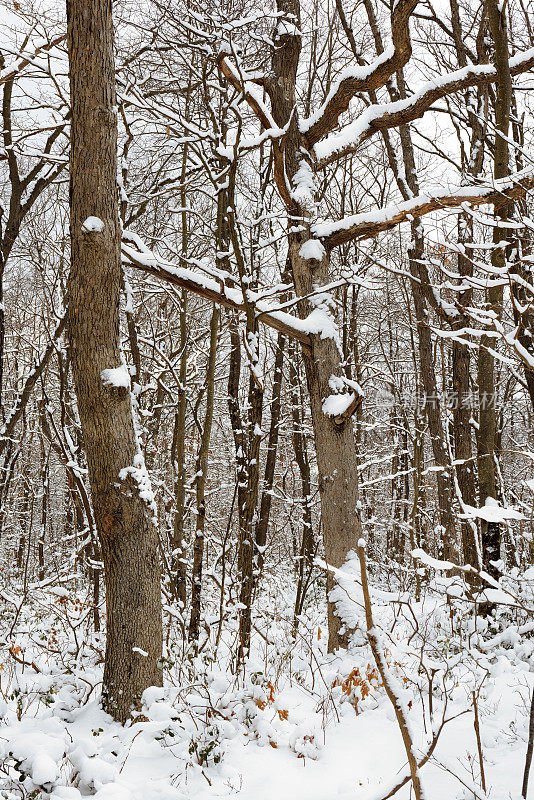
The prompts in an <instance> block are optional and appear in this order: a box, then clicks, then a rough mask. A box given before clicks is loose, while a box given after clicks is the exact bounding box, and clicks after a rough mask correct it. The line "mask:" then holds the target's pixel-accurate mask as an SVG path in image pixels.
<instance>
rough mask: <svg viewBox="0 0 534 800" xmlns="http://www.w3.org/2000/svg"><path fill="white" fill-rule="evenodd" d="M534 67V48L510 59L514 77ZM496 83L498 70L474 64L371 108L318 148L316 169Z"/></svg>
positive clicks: (486, 65) (490, 65)
mask: <svg viewBox="0 0 534 800" xmlns="http://www.w3.org/2000/svg"><path fill="white" fill-rule="evenodd" d="M533 68H534V48H531V49H530V50H526V51H525V52H524V53H519V54H518V55H516V56H514V57H513V58H511V59H510V73H511V75H512V76H517V75H521V74H522V73H523V72H528V70H531V69H533ZM496 80H497V71H496V69H495V67H494V66H493V65H492V64H479V65H473V66H470V67H465V68H463V69H459V70H456V71H455V72H450V73H449V74H447V75H443V76H441V77H439V78H436V79H435V80H433V81H429V82H428V83H425V84H423V86H422V87H421V88H420V89H419V90H418V91H417V92H415V94H413V95H411V97H408V98H406V100H399V101H398V102H395V103H382V104H379V105H371V106H368V108H366V109H365V110H364V111H363V112H362V114H360V116H359V117H358V119H357V120H355V121H354V122H353V123H351V124H350V125H347V126H346V127H345V128H343V130H342V131H341V132H340V133H337V134H334V135H333V136H331V137H329V138H328V139H327V140H326V141H325V142H322V143H321V144H320V145H318V146H316V147H315V155H316V157H317V164H316V168H317V169H324V168H325V167H327V166H328V165H329V164H331V163H333V162H335V161H337V160H338V159H340V158H342V157H343V156H346V155H350V154H352V153H355V152H356V151H357V150H358V149H359V148H360V147H361V145H362V144H363V143H364V142H365V141H367V139H369V138H370V137H371V136H373V135H374V134H375V133H377V132H379V131H385V130H388V129H390V128H398V127H399V126H400V125H405V124H407V123H408V122H413V121H414V120H415V119H419V118H420V117H422V116H423V115H424V114H425V112H426V111H428V110H429V109H430V107H431V106H432V105H433V104H434V103H435V102H436V101H437V100H441V99H442V98H443V97H447V96H448V95H450V94H454V93H455V92H460V91H463V90H464V89H467V88H469V87H471V86H486V85H488V84H490V83H494V82H495V81H496Z"/></svg>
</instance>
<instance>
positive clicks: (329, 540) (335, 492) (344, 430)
mask: <svg viewBox="0 0 534 800" xmlns="http://www.w3.org/2000/svg"><path fill="white" fill-rule="evenodd" d="M277 8H278V11H279V12H281V13H283V14H287V15H288V19H290V20H291V22H292V24H293V25H295V24H296V26H297V28H298V27H299V24H300V6H299V2H298V0H278V3H277ZM300 48H301V41H300V36H299V35H294V34H291V33H283V34H281V35H277V36H276V46H275V47H274V48H273V51H272V78H271V79H270V80H269V83H268V86H267V91H268V93H269V96H270V99H271V107H272V113H273V118H274V120H275V122H276V124H277V125H279V126H280V127H283V126H286V125H288V126H289V127H288V133H287V135H286V137H285V140H284V149H283V152H282V150H280V149H277V148H278V145H276V144H275V145H274V146H275V159H274V160H275V175H276V178H277V185H278V188H279V191H280V193H281V195H282V197H283V199H284V200H285V202H286V205H288V211H289V212H290V216H289V219H288V224H289V226H290V227H293V226H294V224H295V217H301V219H302V222H303V223H304V224H303V226H302V227H303V230H302V231H301V232H299V233H290V234H289V237H288V239H289V260H290V264H291V271H292V275H293V282H294V286H295V292H296V295H297V297H299V298H301V300H300V302H299V304H298V312H299V316H300V317H301V318H303V319H304V318H306V317H307V316H308V315H309V314H310V313H311V312H312V311H313V310H315V306H314V305H313V303H312V302H311V301H310V300H309V299H308V295H309V294H310V293H312V292H314V291H316V290H317V288H318V287H320V286H322V285H325V284H328V283H329V282H330V260H329V256H328V254H327V253H324V255H323V257H322V258H321V260H320V261H318V260H316V259H309V258H304V257H303V256H302V255H301V253H300V249H301V246H302V245H303V244H304V242H306V241H307V240H308V239H309V238H310V232H309V226H308V225H307V223H306V219H307V210H306V208H303V207H302V206H301V205H299V203H298V202H296V201H294V198H292V197H291V196H290V195H288V189H287V187H288V186H291V185H292V184H293V180H294V178H295V175H296V173H297V171H298V169H299V167H300V166H301V165H303V163H304V162H303V161H302V154H301V150H300V137H299V132H298V114H297V113H296V92H295V87H296V74H297V68H298V63H299V57H300ZM293 203H294V205H293ZM291 212H292V213H291ZM323 311H324V313H325V315H327V314H328V313H329V311H328V309H327V308H324V309H323ZM310 339H311V347H310V348H308V347H303V350H302V356H303V361H304V367H305V370H306V381H307V385H308V394H309V397H310V404H311V415H312V424H313V431H314V439H315V450H316V454H317V467H318V472H319V493H320V497H321V516H322V528H323V539H324V550H325V557H326V560H327V562H328V564H329V565H330V566H332V567H334V568H335V567H341V566H342V565H343V564H344V562H345V560H346V558H347V554H348V553H349V552H350V551H351V550H354V549H355V548H356V544H357V542H358V539H359V537H360V535H361V523H360V514H359V504H358V469H357V467H358V455H357V451H356V444H355V441H354V430H353V425H352V419H351V418H350V417H349V418H348V419H347V420H345V421H344V422H341V423H340V424H338V422H336V420H335V419H334V418H333V417H330V416H327V415H326V414H325V413H324V412H323V401H324V400H325V399H326V398H327V397H328V396H329V395H330V394H332V388H331V385H330V381H331V379H334V380H335V379H336V378H338V379H339V378H341V377H342V376H343V366H342V356H341V353H340V349H339V347H338V343H337V342H336V341H335V339H334V338H330V337H329V338H321V336H320V335H314V334H313V335H311V336H310ZM334 585H335V581H334V577H333V574H332V572H331V571H330V570H329V571H328V575H327V585H326V588H327V596H328V598H329V603H328V647H329V650H331V651H332V650H335V649H337V648H338V647H343V646H345V645H346V643H347V632H346V631H345V630H344V627H343V625H342V622H341V620H340V619H339V617H338V616H337V614H336V608H335V598H334V597H333V596H331V591H332V590H333V589H334Z"/></svg>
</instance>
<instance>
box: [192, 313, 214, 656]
mask: <svg viewBox="0 0 534 800" xmlns="http://www.w3.org/2000/svg"><path fill="white" fill-rule="evenodd" d="M219 317H220V311H219V307H218V306H216V305H214V306H213V311H212V314H211V322H210V349H209V355H208V366H207V369H206V411H205V414H204V425H203V427H202V435H201V439H200V447H199V451H198V458H197V464H196V470H195V488H196V501H197V521H196V529H195V541H194V545H193V579H192V588H191V618H190V622H189V641H190V642H197V643H198V636H199V633H200V598H201V591H202V563H203V560H204V528H205V524H206V500H205V494H206V479H207V474H208V457H209V447H210V439H211V428H212V423H213V401H214V396H215V359H216V356H217V343H218V338H219Z"/></svg>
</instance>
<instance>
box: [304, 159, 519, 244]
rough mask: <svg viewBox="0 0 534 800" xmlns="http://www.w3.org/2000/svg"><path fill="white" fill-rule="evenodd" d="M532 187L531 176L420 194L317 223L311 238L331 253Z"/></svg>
mask: <svg viewBox="0 0 534 800" xmlns="http://www.w3.org/2000/svg"><path fill="white" fill-rule="evenodd" d="M532 187H534V174H532V173H531V174H529V173H526V172H521V173H516V174H515V175H511V176H509V177H508V178H503V179H502V180H499V181H494V182H493V185H486V186H483V185H482V186H478V185H477V186H462V187H459V188H458V189H457V191H456V192H454V193H453V194H440V193H436V194H433V195H425V194H422V195H418V196H417V197H414V198H412V199H410V200H406V201H405V202H401V203H396V204H394V205H390V206H385V207H384V208H381V209H377V210H375V211H367V212H364V213H362V214H354V215H353V216H351V217H346V218H345V219H341V220H339V221H338V222H316V223H315V224H314V225H312V235H313V236H316V237H317V238H319V239H321V240H322V242H323V244H324V246H325V247H326V249H327V250H331V249H332V248H333V247H337V246H338V245H341V244H345V243H346V242H350V241H353V240H354V239H371V238H372V237H373V236H377V235H378V234H379V233H382V232H383V231H388V230H391V228H395V227H396V226H397V225H400V224H401V222H405V221H406V220H410V221H411V219H412V218H415V217H422V216H424V215H425V214H430V213H431V212H432V211H438V210H440V209H442V208H458V207H459V206H461V205H462V204H464V203H469V204H470V205H473V206H478V205H483V204H485V203H492V204H494V205H495V206H497V207H498V206H499V205H502V204H503V203H506V202H508V201H509V200H515V199H517V198H518V197H523V196H524V194H525V193H526V192H527V191H528V190H529V189H531V188H532Z"/></svg>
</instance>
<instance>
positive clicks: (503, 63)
mask: <svg viewBox="0 0 534 800" xmlns="http://www.w3.org/2000/svg"><path fill="white" fill-rule="evenodd" d="M488 19H489V26H490V30H491V36H492V39H493V43H494V46H495V67H496V70H497V97H496V103H495V129H496V130H495V146H494V167H493V174H494V177H495V178H496V179H498V178H504V177H506V176H507V175H508V174H509V168H508V129H509V125H510V108H511V101H512V80H511V76H510V65H509V62H508V35H507V30H506V11H505V9H504V8H503V7H501V5H500V4H499V3H498V0H488ZM509 212H510V208H509V207H508V205H507V204H504V205H500V206H499V207H498V208H496V209H495V217H496V220H497V221H499V220H502V221H506V219H507V218H508V215H509ZM508 236H509V230H508V229H507V228H506V227H505V226H503V227H500V226H499V225H496V226H495V227H494V228H493V242H494V245H495V247H494V249H493V251H492V254H491V265H492V267H493V269H494V270H495V272H497V271H500V272H502V271H503V270H504V268H505V267H506V263H507V260H506V249H505V248H504V247H503V246H500V243H502V242H505V241H506V240H507V238H508ZM486 295H487V298H486V302H487V309H488V310H489V311H491V312H493V313H494V314H495V315H497V316H500V314H501V311H502V298H503V290H502V286H490V288H488V290H487V292H486ZM492 346H493V339H492V338H491V337H489V336H483V337H482V338H481V340H480V352H479V358H478V391H479V398H480V411H479V430H478V486H479V497H480V503H481V505H484V503H485V502H486V500H487V499H488V498H493V499H496V498H497V475H496V467H495V458H496V452H495V450H496V447H495V438H496V430H497V414H496V407H495V406H496V397H495V379H494V363H495V359H494V356H493V354H492V352H491V350H490V348H491V347H492ZM481 533H482V562H483V566H484V569H485V570H486V571H487V572H489V573H490V575H493V576H494V577H497V576H498V574H499V571H498V570H497V569H496V568H495V566H494V565H493V562H495V561H497V560H498V559H499V557H500V549H501V527H500V525H499V523H498V522H484V521H482V526H481Z"/></svg>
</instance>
